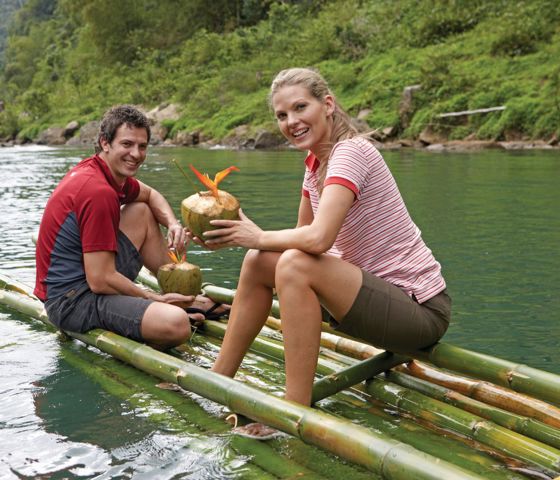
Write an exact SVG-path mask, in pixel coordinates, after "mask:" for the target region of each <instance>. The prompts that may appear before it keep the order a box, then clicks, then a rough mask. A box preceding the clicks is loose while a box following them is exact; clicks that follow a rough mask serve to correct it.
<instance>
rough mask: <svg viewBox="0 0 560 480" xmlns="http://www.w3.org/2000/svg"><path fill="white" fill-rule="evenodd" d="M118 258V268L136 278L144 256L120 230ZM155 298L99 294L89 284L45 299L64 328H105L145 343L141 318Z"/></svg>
mask: <svg viewBox="0 0 560 480" xmlns="http://www.w3.org/2000/svg"><path fill="white" fill-rule="evenodd" d="M117 248H118V251H117V255H116V257H115V264H116V268H117V271H118V272H119V273H121V274H122V275H124V276H125V277H127V278H128V279H130V280H133V281H134V280H135V279H136V277H137V276H138V273H139V272H140V269H141V268H142V264H143V262H142V258H141V257H140V253H138V250H136V247H135V246H134V245H133V244H132V242H131V241H130V240H129V239H128V237H127V236H126V235H125V234H124V233H122V232H120V231H119V235H118V247H117ZM151 303H152V300H146V299H145V298H139V297H130V296H127V295H98V294H96V293H93V292H92V291H91V290H90V289H89V287H88V285H87V284H84V285H81V286H78V287H77V288H75V289H72V290H70V291H69V292H67V293H66V294H64V295H61V296H59V297H56V298H54V299H52V300H47V301H46V302H45V309H46V311H47V314H48V316H49V320H50V321H51V322H52V323H54V324H55V325H56V326H57V327H59V328H60V329H62V330H67V331H70V332H79V333H84V332H87V331H88V330H92V329H93V328H103V329H105V330H110V331H112V332H116V333H118V334H120V335H123V336H125V337H128V338H132V339H133V340H137V341H140V342H142V341H143V339H142V334H141V324H142V317H143V316H144V313H145V312H146V309H147V308H148V306H149V305H150V304H151Z"/></svg>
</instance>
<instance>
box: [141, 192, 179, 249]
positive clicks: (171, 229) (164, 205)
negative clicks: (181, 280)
mask: <svg viewBox="0 0 560 480" xmlns="http://www.w3.org/2000/svg"><path fill="white" fill-rule="evenodd" d="M138 183H139V184H140V192H139V193H138V197H136V201H137V202H144V203H147V204H148V206H149V207H150V210H151V211H152V214H153V215H154V218H155V219H156V221H157V222H158V223H159V224H160V225H163V226H164V227H167V246H168V247H170V248H171V247H173V248H175V249H176V250H178V251H179V252H182V251H183V250H184V249H185V241H186V239H187V237H186V235H185V230H184V229H183V226H182V225H181V223H180V222H179V220H177V218H176V217H175V214H174V213H173V209H172V208H171V206H170V205H169V203H168V202H167V200H166V199H165V197H164V196H163V195H162V194H161V193H159V192H158V191H157V190H156V189H154V188H152V187H150V186H149V185H146V184H145V183H142V182H140V181H138Z"/></svg>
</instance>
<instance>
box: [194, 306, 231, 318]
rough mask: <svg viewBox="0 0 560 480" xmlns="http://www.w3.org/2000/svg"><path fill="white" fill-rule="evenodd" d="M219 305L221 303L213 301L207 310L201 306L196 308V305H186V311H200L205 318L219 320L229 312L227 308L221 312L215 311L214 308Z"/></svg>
mask: <svg viewBox="0 0 560 480" xmlns="http://www.w3.org/2000/svg"><path fill="white" fill-rule="evenodd" d="M221 306H222V304H221V303H219V302H215V303H214V305H212V306H211V307H210V308H209V309H208V310H204V309H202V308H197V307H188V308H187V309H186V310H187V313H202V315H204V318H206V320H220V319H221V318H225V317H227V316H228V314H229V311H228V310H226V311H223V312H216V310H217V309H218V308H220V307H221Z"/></svg>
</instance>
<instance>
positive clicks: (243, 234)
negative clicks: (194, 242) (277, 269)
mask: <svg viewBox="0 0 560 480" xmlns="http://www.w3.org/2000/svg"><path fill="white" fill-rule="evenodd" d="M354 199H355V195H354V192H352V190H350V189H348V188H347V187H344V186H342V185H337V184H331V185H328V186H326V187H325V188H324V189H323V194H322V196H321V200H320V202H319V207H318V209H317V215H316V216H315V217H314V218H312V222H311V223H310V224H305V221H309V219H310V215H309V213H310V212H309V210H308V209H307V206H305V204H304V206H303V212H301V209H302V205H301V204H300V218H298V225H299V224H300V220H301V222H302V226H300V227H299V228H292V229H286V230H276V231H263V230H261V229H260V228H259V227H258V226H257V225H255V224H254V223H253V222H252V221H251V220H249V218H247V217H246V216H245V215H244V214H243V212H240V218H241V220H238V221H235V220H214V221H213V222H212V224H213V225H216V226H219V227H222V228H220V229H219V230H212V231H210V232H206V233H205V243H206V245H208V247H210V248H221V247H226V246H240V247H246V248H254V249H257V250H272V251H284V250H288V249H290V248H295V249H298V250H302V251H304V252H307V253H311V254H317V255H318V254H322V253H325V252H326V251H327V250H329V248H331V247H332V245H333V243H334V241H335V239H336V237H337V235H338V232H339V231H340V228H341V227H342V225H343V223H344V220H345V218H346V214H347V213H348V210H349V209H350V207H351V206H352V203H353V202H354ZM309 208H310V205H309Z"/></svg>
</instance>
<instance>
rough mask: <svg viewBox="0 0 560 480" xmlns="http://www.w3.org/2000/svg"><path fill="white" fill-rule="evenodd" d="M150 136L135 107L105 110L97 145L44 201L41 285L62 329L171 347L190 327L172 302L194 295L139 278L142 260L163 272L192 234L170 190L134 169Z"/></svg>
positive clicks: (38, 282) (49, 309)
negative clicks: (150, 287)
mask: <svg viewBox="0 0 560 480" xmlns="http://www.w3.org/2000/svg"><path fill="white" fill-rule="evenodd" d="M149 140H150V126H149V122H148V119H147V118H146V117H145V115H144V114H142V113H141V112H140V111H139V110H137V109H136V108H134V107H132V106H129V105H121V106H117V107H113V108H112V109H110V110H109V111H107V112H106V113H105V116H104V117H103V120H102V122H101V125H100V129H99V135H98V141H97V145H96V154H95V155H94V156H93V157H90V158H87V159H85V160H83V161H81V162H80V163H79V164H78V165H76V166H75V167H74V168H72V169H71V170H70V171H69V172H68V174H67V175H66V176H65V177H64V178H63V179H62V181H61V182H60V184H59V185H58V186H57V187H56V189H55V190H54V192H53V194H52V196H51V198H50V199H49V201H48V202H47V205H46V208H45V212H44V214H43V218H42V220H41V226H40V230H39V238H38V242H37V252H36V262H37V279H36V286H35V294H36V295H37V296H38V297H39V298H40V299H41V300H43V301H44V302H45V309H46V311H47V314H48V315H49V318H50V320H51V321H52V322H53V323H54V324H55V325H56V326H58V327H59V328H61V329H63V330H68V331H73V332H85V331H88V330H91V329H93V328H104V329H107V330H111V331H114V332H116V333H119V334H121V335H124V336H127V337H129V338H132V339H134V340H137V341H141V342H146V343H148V344H150V345H152V346H154V347H155V348H159V349H165V348H169V347H172V346H175V345H178V344H180V343H183V342H184V341H185V340H186V339H188V338H189V337H190V334H191V329H190V323H189V317H188V315H187V312H186V311H185V310H184V309H183V308H180V307H178V306H176V305H174V303H181V304H182V305H191V304H192V303H193V301H194V297H192V296H189V297H186V296H184V295H180V294H175V293H169V294H165V295H159V294H157V293H153V292H149V291H146V290H144V289H142V288H140V287H138V286H137V285H136V284H135V283H134V279H135V278H136V276H137V275H138V272H139V271H140V268H141V267H142V264H145V265H146V267H147V268H148V269H150V270H151V271H152V272H156V271H157V269H158V268H159V267H160V266H161V265H163V264H164V263H168V262H169V260H168V257H167V251H168V248H170V247H173V248H175V249H177V250H178V251H182V250H183V249H184V245H185V240H186V236H185V231H184V229H183V227H182V226H181V224H180V223H179V221H177V219H176V218H175V215H174V213H173V210H172V209H171V207H170V206H169V204H168V203H167V201H166V200H165V199H164V197H163V196H162V195H161V194H160V193H159V192H157V191H156V190H154V189H153V188H151V187H149V186H148V185H146V184H144V183H142V182H140V181H139V180H137V179H136V178H134V176H135V175H136V173H137V171H138V168H139V167H140V165H142V163H143V162H144V160H145V158H146V151H147V147H148V142H149ZM121 205H122V207H121ZM159 225H163V226H164V227H167V242H166V241H165V239H164V237H163V236H162V234H161V232H160V229H159ZM198 316H199V317H200V314H198Z"/></svg>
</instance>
